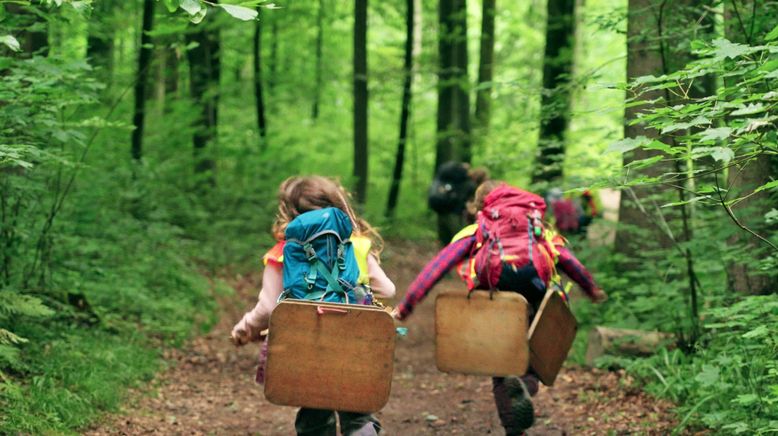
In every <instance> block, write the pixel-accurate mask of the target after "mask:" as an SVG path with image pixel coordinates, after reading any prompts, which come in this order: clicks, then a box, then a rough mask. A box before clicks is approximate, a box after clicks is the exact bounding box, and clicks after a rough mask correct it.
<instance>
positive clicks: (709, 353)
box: [622, 296, 778, 434]
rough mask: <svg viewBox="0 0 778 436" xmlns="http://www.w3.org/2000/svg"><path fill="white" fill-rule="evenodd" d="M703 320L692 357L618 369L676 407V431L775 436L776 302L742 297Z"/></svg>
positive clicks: (663, 355) (668, 356)
mask: <svg viewBox="0 0 778 436" xmlns="http://www.w3.org/2000/svg"><path fill="white" fill-rule="evenodd" d="M704 315H705V317H706V321H707V322H706V335H705V339H704V343H703V344H701V346H700V347H699V349H697V350H696V352H695V353H694V354H690V355H686V354H684V353H682V352H681V351H679V350H674V351H667V350H663V351H661V352H660V353H658V354H657V355H656V356H654V357H652V358H650V359H645V360H635V361H626V362H622V364H625V365H626V366H627V368H628V369H629V370H630V371H632V372H633V373H635V374H638V375H640V376H641V377H642V378H643V379H644V381H645V382H646V383H647V389H648V390H649V391H650V392H652V393H654V394H655V395H659V396H666V397H669V398H671V399H672V400H673V401H674V402H676V404H678V405H679V406H678V412H679V416H681V417H682V421H681V425H680V428H683V427H685V426H686V425H689V424H691V423H699V424H702V425H704V426H706V427H709V428H713V429H720V430H721V431H723V432H725V433H728V434H770V433H773V432H775V431H777V430H778V362H776V360H775V356H776V355H778V341H776V336H775V326H776V325H778V299H776V298H775V297H774V296H752V297H746V298H744V299H742V300H740V301H737V302H735V303H733V304H731V305H729V306H723V307H719V308H715V309H709V310H707V311H706V312H705V313H704Z"/></svg>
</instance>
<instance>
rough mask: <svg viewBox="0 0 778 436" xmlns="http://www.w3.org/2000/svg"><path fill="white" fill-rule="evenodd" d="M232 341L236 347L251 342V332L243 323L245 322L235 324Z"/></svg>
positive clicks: (231, 336)
mask: <svg viewBox="0 0 778 436" xmlns="http://www.w3.org/2000/svg"><path fill="white" fill-rule="evenodd" d="M230 340H231V341H232V343H233V344H235V346H236V347H240V346H242V345H246V344H248V343H249V342H250V341H251V339H250V336H249V332H248V330H247V329H246V324H245V323H244V322H243V320H241V321H240V322H239V323H237V324H235V327H233V328H232V333H231V334H230Z"/></svg>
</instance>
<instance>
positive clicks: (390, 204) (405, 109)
mask: <svg viewBox="0 0 778 436" xmlns="http://www.w3.org/2000/svg"><path fill="white" fill-rule="evenodd" d="M415 1H417V0H406V2H405V4H406V12H405V28H406V32H405V62H404V67H403V73H404V74H405V79H404V80H403V98H402V108H401V110H400V139H399V140H398V141H397V156H396V157H395V161H394V171H393V173H392V184H391V186H390V188H389V200H388V201H387V204H386V216H387V217H389V218H391V217H393V216H394V210H395V207H396V206H397V197H398V196H399V195H400V182H402V176H403V164H404V162H405V143H406V141H407V139H408V120H409V119H410V115H411V96H412V94H411V90H412V85H413V46H414V40H413V37H414V35H415V29H414V27H413V21H414V17H415V9H414V7H415V4H414V2H415Z"/></svg>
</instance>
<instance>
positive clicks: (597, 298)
mask: <svg viewBox="0 0 778 436" xmlns="http://www.w3.org/2000/svg"><path fill="white" fill-rule="evenodd" d="M591 299H592V302H593V303H602V302H603V301H605V300H607V299H608V294H606V293H605V291H603V290H602V289H600V288H596V289H594V290H593V291H592V296H591Z"/></svg>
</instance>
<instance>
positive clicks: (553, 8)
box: [532, 0, 575, 183]
mask: <svg viewBox="0 0 778 436" xmlns="http://www.w3.org/2000/svg"><path fill="white" fill-rule="evenodd" d="M547 10H548V12H547V16H546V49H545V52H544V55H543V92H542V95H541V99H540V135H539V137H538V156H537V160H536V162H535V166H534V168H533V171H532V183H538V182H543V181H545V182H550V181H553V180H554V179H557V178H559V177H561V176H562V161H563V160H564V155H565V131H566V130H567V125H568V123H569V120H570V99H571V94H570V79H571V75H572V70H573V47H574V46H575V44H574V43H573V38H574V35H575V0H548V3H547Z"/></svg>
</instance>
